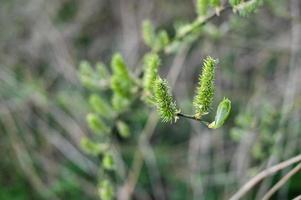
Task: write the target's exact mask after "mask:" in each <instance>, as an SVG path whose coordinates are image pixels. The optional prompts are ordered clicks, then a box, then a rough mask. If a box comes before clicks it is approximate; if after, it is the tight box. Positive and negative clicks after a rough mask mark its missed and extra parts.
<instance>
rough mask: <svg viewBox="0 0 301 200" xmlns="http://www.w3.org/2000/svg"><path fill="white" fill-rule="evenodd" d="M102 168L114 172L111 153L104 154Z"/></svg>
mask: <svg viewBox="0 0 301 200" xmlns="http://www.w3.org/2000/svg"><path fill="white" fill-rule="evenodd" d="M102 166H103V168H104V169H106V170H114V168H115V167H114V158H113V156H112V154H111V153H110V152H107V153H105V154H104V156H103V158H102Z"/></svg>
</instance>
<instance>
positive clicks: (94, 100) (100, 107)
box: [89, 94, 114, 118]
mask: <svg viewBox="0 0 301 200" xmlns="http://www.w3.org/2000/svg"><path fill="white" fill-rule="evenodd" d="M89 104H90V106H91V107H92V109H93V111H95V112H97V114H99V115H101V116H102V117H105V118H112V117H113V115H114V113H113V111H112V109H111V106H110V105H109V104H108V103H107V102H106V101H105V100H103V99H102V98H101V97H100V96H98V95H97V94H92V95H91V96H90V97H89Z"/></svg>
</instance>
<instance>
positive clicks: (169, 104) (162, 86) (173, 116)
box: [154, 77, 179, 122]
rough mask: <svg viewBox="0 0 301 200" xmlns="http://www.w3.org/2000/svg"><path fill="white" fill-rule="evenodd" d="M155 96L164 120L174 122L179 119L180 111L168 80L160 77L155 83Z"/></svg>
mask: <svg viewBox="0 0 301 200" xmlns="http://www.w3.org/2000/svg"><path fill="white" fill-rule="evenodd" d="M154 96H155V101H156V106H157V110H158V112H159V115H160V117H161V119H162V121H163V122H173V121H176V120H177V119H178V117H177V113H178V112H179V111H178V109H177V106H176V103H175V101H174V100H173V98H172V96H171V92H170V89H169V86H168V83H167V81H166V80H162V79H161V78H160V77H158V78H157V79H156V81H155V85H154Z"/></svg>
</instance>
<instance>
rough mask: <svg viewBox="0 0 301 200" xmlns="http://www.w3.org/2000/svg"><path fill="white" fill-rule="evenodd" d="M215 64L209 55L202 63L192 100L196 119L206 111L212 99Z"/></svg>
mask: <svg viewBox="0 0 301 200" xmlns="http://www.w3.org/2000/svg"><path fill="white" fill-rule="evenodd" d="M216 64H217V61H216V60H214V59H213V58H211V57H210V56H208V57H207V58H206V59H205V60H204V63H203V68H202V74H200V76H199V83H198V86H197V89H196V95H195V97H194V101H193V105H194V107H195V117H196V118H198V119H200V118H201V116H202V115H205V114H207V113H208V111H209V109H210V107H211V104H212V101H213V96H214V76H215V66H216Z"/></svg>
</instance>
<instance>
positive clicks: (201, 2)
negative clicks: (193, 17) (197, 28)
mask: <svg viewBox="0 0 301 200" xmlns="http://www.w3.org/2000/svg"><path fill="white" fill-rule="evenodd" d="M210 1H211V0H197V1H196V12H197V14H198V15H199V16H204V15H206V14H207V11H208V8H209V5H210Z"/></svg>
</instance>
